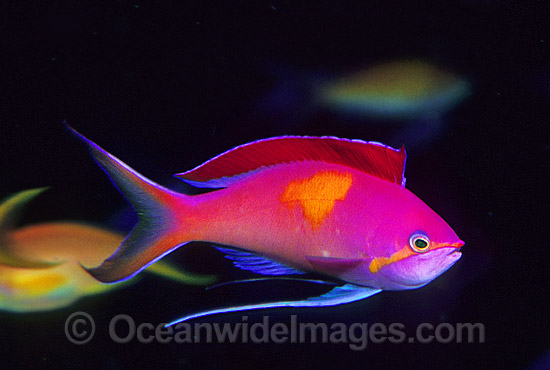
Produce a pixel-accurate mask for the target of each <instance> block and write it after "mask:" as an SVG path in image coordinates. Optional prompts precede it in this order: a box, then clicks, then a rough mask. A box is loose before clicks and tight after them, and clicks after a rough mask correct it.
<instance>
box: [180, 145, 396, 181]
mask: <svg viewBox="0 0 550 370" xmlns="http://www.w3.org/2000/svg"><path fill="white" fill-rule="evenodd" d="M406 157H407V156H406V153H405V148H404V147H401V149H399V150H397V149H394V148H392V147H389V146H387V145H384V144H381V143H378V142H372V141H371V142H365V141H361V140H349V139H340V138H336V137H307V136H280V137H273V138H269V139H263V140H258V141H253V142H251V143H248V144H244V145H241V146H237V147H235V148H233V149H231V150H228V151H227V152H225V153H222V154H220V155H218V156H216V157H214V158H212V159H210V160H208V161H206V162H205V163H203V164H201V165H200V166H198V167H195V168H194V169H192V170H190V171H187V172H183V173H180V174H177V175H176V176H177V177H179V178H181V179H183V180H184V181H188V182H190V183H195V184H196V183H201V182H204V183H206V182H209V181H211V180H215V179H221V178H231V177H233V176H237V175H241V174H245V173H247V172H250V171H254V170H257V169H259V168H261V167H267V166H273V165H278V164H284V163H291V162H301V161H319V162H326V163H332V164H339V165H343V166H347V167H351V168H354V169H356V170H359V171H362V172H365V173H367V174H369V175H373V176H376V177H378V178H380V179H383V180H386V181H389V182H392V183H394V184H398V185H401V186H404V185H405V178H404V171H405V162H406ZM214 183H219V182H215V181H214Z"/></svg>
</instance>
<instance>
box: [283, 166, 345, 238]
mask: <svg viewBox="0 0 550 370" xmlns="http://www.w3.org/2000/svg"><path fill="white" fill-rule="evenodd" d="M351 183H352V177H351V174H349V173H340V172H338V171H321V172H318V173H316V174H315V175H313V176H311V177H309V178H306V179H301V180H295V181H292V182H290V183H289V184H288V185H287V186H286V188H285V190H284V192H283V195H282V196H281V202H283V203H285V204H286V205H287V207H288V208H292V207H294V206H295V205H296V204H298V205H299V206H300V208H302V212H303V215H304V217H305V218H306V219H307V220H308V221H309V222H310V223H311V225H312V227H313V228H314V229H315V228H318V227H320V226H321V224H322V223H323V221H324V220H325V219H326V217H327V216H328V215H330V213H331V212H332V210H333V208H334V204H335V201H337V200H344V199H345V197H346V194H347V192H348V190H349V188H350V187H351Z"/></svg>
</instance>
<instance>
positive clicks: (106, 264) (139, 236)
mask: <svg viewBox="0 0 550 370" xmlns="http://www.w3.org/2000/svg"><path fill="white" fill-rule="evenodd" d="M69 129H70V130H71V131H72V132H73V133H74V134H75V135H76V136H77V137H79V138H80V139H81V140H82V141H83V142H84V143H85V144H86V145H87V146H88V148H89V150H90V152H91V154H92V155H93V157H94V159H95V160H96V162H97V163H98V164H99V165H100V166H101V167H102V168H103V170H104V171H105V172H106V173H107V175H109V177H110V178H111V180H112V181H113V183H114V184H115V186H116V187H117V188H118V189H119V191H120V192H121V193H122V194H123V195H124V197H125V198H126V199H127V200H128V202H129V203H130V204H131V205H132V207H133V208H134V210H135V211H136V213H137V214H138V219H139V221H138V223H137V224H136V225H135V226H134V228H133V229H132V231H131V232H130V234H128V236H127V237H126V238H125V239H124V241H123V242H122V243H121V244H120V246H119V247H118V249H117V250H116V252H115V253H114V254H113V255H112V256H110V257H109V258H107V259H106V260H105V261H103V263H102V264H101V265H100V266H98V267H93V268H88V266H83V267H84V268H85V269H86V271H88V272H89V273H90V274H91V275H92V276H93V277H94V278H96V279H97V280H99V281H101V282H105V283H114V282H118V281H122V280H126V279H129V278H131V277H132V276H134V275H136V274H137V273H139V272H140V271H142V270H143V269H145V268H146V267H148V266H149V265H151V264H153V263H154V262H155V261H157V260H159V259H160V258H162V257H163V256H165V255H166V254H168V253H170V252H171V251H173V250H174V249H176V248H178V247H179V246H181V245H183V244H185V243H187V242H188V241H189V240H186V236H185V234H186V233H185V232H184V230H185V224H184V223H182V222H181V221H180V220H181V217H178V216H177V215H181V214H185V209H186V208H187V207H188V205H187V204H188V197H189V196H187V195H184V194H180V193H177V192H174V191H171V190H169V189H166V188H164V187H162V186H160V185H158V184H156V183H154V182H152V181H151V180H149V179H147V178H145V177H144V176H142V175H140V174H139V173H137V172H136V171H134V170H133V169H132V168H130V167H129V166H128V165H126V164H125V163H124V162H122V161H121V160H120V159H118V158H116V157H115V156H113V155H111V154H110V153H108V152H106V151H105V150H103V149H102V148H101V147H99V146H98V145H97V144H95V143H94V142H92V141H90V140H89V139H87V138H86V137H84V136H83V135H81V134H79V133H78V132H76V131H75V130H74V129H72V128H70V127H69ZM176 209H177V214H176V212H175V210H176Z"/></svg>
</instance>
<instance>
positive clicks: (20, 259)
mask: <svg viewBox="0 0 550 370" xmlns="http://www.w3.org/2000/svg"><path fill="white" fill-rule="evenodd" d="M44 190H46V188H37V189H30V190H24V191H21V192H18V193H16V194H14V195H12V196H10V197H8V198H6V199H5V200H4V201H3V202H2V203H0V310H5V311H12V312H31V311H45V310H52V309H56V308H61V307H64V306H68V305H70V304H72V303H73V302H75V301H76V300H78V299H79V298H81V297H84V296H88V295H92V294H98V293H103V292H107V291H110V290H113V289H116V288H120V287H121V286H125V285H128V283H121V284H102V283H100V282H98V281H97V280H95V279H94V278H93V277H92V276H90V275H89V274H88V273H87V272H86V271H84V269H83V268H82V267H81V264H83V265H87V264H92V265H93V264H98V263H100V262H101V261H103V260H104V259H105V258H106V257H107V256H109V255H110V254H111V253H113V252H114V250H115V249H116V247H117V246H118V245H119V244H120V243H121V242H122V240H123V238H124V235H121V234H119V233H116V232H112V231H109V230H106V229H103V228H99V227H96V226H91V225H86V224H84V223H78V222H50V223H40V224H34V225H30V226H26V227H22V228H18V229H13V226H14V225H15V223H16V222H17V220H18V217H19V215H20V214H21V211H22V210H23V208H24V207H25V206H26V205H27V203H28V202H29V201H30V200H32V199H33V198H34V197H36V196H37V195H39V194H40V193H42V192H43V191H44ZM146 271H148V272H149V273H152V274H155V275H158V276H161V277H163V278H167V279H170V280H173V281H176V282H179V283H183V284H192V285H205V284H211V283H213V282H214V281H215V280H216V278H215V277H214V276H211V275H196V274H192V273H189V272H185V271H183V270H181V269H180V268H177V267H176V266H174V265H171V264H170V263H168V262H166V261H162V262H159V263H156V264H154V265H152V266H150V267H149V268H148V269H147V270H146ZM132 281H135V279H134V280H132Z"/></svg>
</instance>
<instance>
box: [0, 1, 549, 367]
mask: <svg viewBox="0 0 550 370" xmlns="http://www.w3.org/2000/svg"><path fill="white" fill-rule="evenodd" d="M549 16H550V13H549V10H548V7H547V6H546V5H544V6H542V5H541V6H540V7H537V6H534V5H532V4H530V2H525V3H515V2H496V1H482V2H475V1H467V0H463V1H457V2H452V3H451V2H422V3H417V2H407V1H403V2H395V1H389V2H372V4H369V3H368V2H361V1H343V2H335V1H317V2H310V4H295V3H293V2H279V1H256V2H201V1H180V2H161V4H159V3H154V4H153V3H151V4H147V3H141V2H130V1H110V2H106V1H103V2H74V1H73V2H34V3H29V2H15V1H6V2H3V3H2V4H1V5H0V20H1V22H0V42H1V45H2V52H1V53H0V60H1V61H2V63H1V64H2V67H1V73H0V88H1V90H0V96H1V100H0V104H1V105H0V109H1V111H0V151H1V156H0V164H1V166H0V170H1V171H2V177H1V180H0V196H4V195H7V194H9V193H11V192H14V191H18V190H21V189H26V188H31V187H38V186H51V187H52V188H51V190H49V191H48V192H47V193H45V194H44V195H43V196H41V197H40V198H39V199H37V200H36V201H35V202H34V203H33V206H32V207H31V208H30V211H29V212H28V213H27V214H26V216H25V218H24V222H26V223H27V222H28V223H30V222H38V221H45V220H62V219H78V220H87V221H89V222H93V223H95V224H101V225H105V226H109V225H110V226H113V220H114V218H113V214H115V213H117V212H119V213H124V211H121V210H123V209H124V207H125V202H124V200H123V199H122V198H121V196H120V195H119V194H118V192H117V191H116V190H115V189H114V188H113V187H112V186H111V184H110V182H109V181H108V180H107V178H106V177H105V176H104V174H103V173H102V172H101V171H100V170H99V169H98V168H97V166H96V165H95V163H94V162H93V161H92V160H91V159H90V157H89V155H88V153H87V152H86V150H85V149H84V148H83V147H82V145H81V144H80V143H79V142H77V141H76V140H75V138H74V137H72V136H71V135H70V134H69V133H68V132H67V131H66V130H65V129H64V126H63V125H62V123H61V122H62V121H63V120H66V121H67V122H68V123H69V124H70V125H72V126H73V127H75V128H76V129H78V130H79V131H81V132H82V133H84V134H86V135H87V136H88V137H90V138H92V139H93V140H95V141H97V142H98V143H100V144H101V145H102V146H104V147H105V148H106V149H107V150H109V151H111V152H112V153H115V154H116V155H117V156H119V157H120V158H121V159H123V160H124V161H126V162H127V163H129V164H130V165H131V166H133V167H134V168H136V169H138V170H139V171H140V172H142V173H143V174H145V175H146V176H148V177H150V178H152V179H155V180H156V181H158V182H161V183H163V184H165V185H167V186H170V187H174V188H179V189H182V188H181V185H180V184H179V183H178V181H177V180H174V179H171V178H170V175H171V174H173V173H176V172H181V171H184V170H187V169H189V168H192V167H193V166H196V165H198V164H200V163H202V162H203V161H204V160H207V159H209V158H210V157H212V156H214V155H216V154H219V153H220V152H222V151H224V150H227V149H229V148H231V147H233V146H235V145H239V144H242V143H245V142H248V141H251V140H255V139H260V138H264V137H270V136H276V135H283V134H296V135H334V136H340V137H350V138H361V139H364V140H384V139H385V138H387V137H390V136H391V135H390V134H391V130H393V128H391V127H390V128H384V127H382V128H381V126H380V125H377V126H371V125H369V122H368V120H364V121H359V122H357V120H355V121H354V122H347V121H346V119H345V118H342V117H339V116H338V115H337V114H334V113H331V112H328V111H324V110H322V109H319V110H312V111H311V112H309V113H308V114H305V115H303V116H300V117H299V122H298V123H296V122H295V121H296V120H293V122H292V124H288V122H286V121H285V119H286V118H288V115H286V114H280V115H276V116H272V115H266V114H263V113H262V112H259V111H258V110H257V109H256V107H257V104H258V101H259V100H260V99H261V97H262V96H265V95H266V94H267V93H268V92H269V91H270V90H271V89H272V88H273V87H274V86H275V85H276V84H277V82H278V81H279V79H280V78H284V77H285V76H284V73H283V76H281V73H280V72H273V71H284V70H285V69H287V68H293V69H295V70H297V71H307V72H308V73H309V72H315V73H320V74H327V73H331V72H332V73H336V72H339V71H346V70H351V69H353V68H357V67H358V66H359V67H360V66H362V65H366V64H369V63H373V62H378V61H383V60H391V59H395V58H407V57H419V58H424V59H427V60H430V61H433V62H434V63H438V64H440V65H443V66H446V67H448V68H451V69H452V70H454V71H457V73H461V74H462V75H464V76H466V77H467V78H468V79H469V80H470V81H471V82H472V84H473V94H472V95H471V96H470V97H469V98H468V99H467V100H466V101H465V102H464V103H463V104H461V105H460V106H459V107H458V108H457V109H455V110H453V111H452V112H450V113H449V114H448V115H447V116H446V117H445V119H444V122H445V124H446V125H447V126H446V129H445V131H444V132H443V133H442V134H441V136H440V137H439V138H438V139H437V140H434V141H432V142H430V143H427V144H426V145H425V146H422V147H421V148H419V149H418V150H415V151H412V152H411V153H410V155H409V158H408V162H407V170H406V175H407V179H408V182H407V186H408V187H409V188H410V189H411V190H412V191H413V192H414V193H416V194H417V195H419V196H420V197H421V198H422V199H423V200H425V201H426V203H428V204H429V205H430V206H431V207H432V208H433V209H435V210H436V211H437V212H438V213H439V214H440V215H442V216H443V217H444V218H445V219H446V220H447V221H448V222H449V223H450V224H451V225H452V226H453V228H454V229H455V230H456V231H457V233H458V234H459V235H460V237H461V238H462V239H463V240H465V241H466V246H465V247H464V249H463V251H464V253H463V257H462V259H461V260H460V261H459V262H458V263H457V264H456V265H455V266H454V267H453V268H452V269H451V270H449V271H448V272H447V273H445V274H444V275H442V276H441V277H440V278H438V279H437V280H435V281H434V282H433V283H431V284H430V285H428V286H426V287H424V288H422V289H419V290H416V291H408V292H384V293H382V294H379V295H377V296H374V297H372V298H370V299H368V300H365V301H362V302H358V303H355V304H352V305H348V306H341V307H336V308H325V309H318V310H313V309H300V310H292V309H286V310H277V311H269V314H270V320H271V322H272V323H274V322H281V323H286V324H289V323H290V320H291V315H292V314H297V315H298V320H299V321H300V322H313V323H327V324H328V325H330V324H332V323H337V322H342V323H347V324H352V323H369V324H372V323H383V324H385V325H390V324H391V323H403V324H405V325H406V326H407V328H408V329H409V328H410V330H412V331H414V328H415V327H416V326H417V325H419V324H420V323H431V324H433V325H437V324H439V323H442V322H445V323H450V324H452V325H456V324H457V323H482V324H483V325H484V327H485V343H470V344H468V343H455V342H451V343H448V344H444V343H430V344H420V343H412V344H410V343H402V344H392V343H388V342H386V343H383V344H375V343H369V344H368V346H367V348H366V349H364V350H362V351H353V350H351V349H350V348H349V345H347V344H312V343H303V344H297V343H285V344H274V343H270V344H265V343H264V344H261V343H260V344H252V343H248V344H243V343H225V344H220V343H214V344H205V343H199V344H196V343H195V344H175V343H171V344H160V343H151V344H142V343H138V342H137V341H136V340H134V341H132V342H131V343H128V344H117V343H114V342H113V340H112V339H111V338H110V336H109V332H108V325H109V322H110V320H111V319H112V318H113V317H114V316H115V315H117V314H119V313H124V314H128V315H130V316H132V317H133V318H134V320H135V321H136V322H137V323H141V322H151V323H155V324H156V323H161V322H165V321H167V320H171V319H174V318H176V317H178V316H179V315H181V314H184V313H190V312H194V311H196V310H198V309H202V308H207V307H215V306H218V305H220V304H227V303H233V304H234V303H238V302H251V301H265V300H267V299H272V298H281V297H283V298H284V297H286V298H288V297H293V296H294V297H299V296H302V295H303V294H304V293H308V292H311V293H312V294H319V293H320V292H322V291H323V290H322V288H319V287H315V286H314V287H311V286H309V285H303V284H300V283H284V284H283V283H266V284H263V285H261V284H256V285H250V286H233V287H227V288H223V289H221V288H220V290H213V291H208V292H204V291H203V290H202V289H201V288H195V287H182V286H180V285H177V284H174V283H170V282H166V281H162V280H160V279H155V278H149V279H143V280H142V281H140V282H139V283H137V284H135V285H133V286H132V287H130V288H127V289H124V290H120V291H115V292H113V293H110V294H107V295H102V296H97V297H93V298H86V299H83V300H81V301H79V302H78V303H77V304H75V305H73V306H71V307H68V308H66V309H62V310H58V311H54V312H49V313H42V314H35V315H10V314H6V313H3V314H1V315H0V333H1V338H2V339H1V342H0V343H1V344H0V363H2V365H0V366H1V367H2V368H6V369H7V368H16V369H80V368H83V369H92V368H93V369H97V368H105V369H135V368H146V369H149V368H150V369H153V368H154V369H258V368H273V369H288V368H293V369H302V368H303V369H305V368H308V369H309V368H319V369H325V368H326V369H334V368H342V369H345V368H348V369H427V368H430V369H431V368H433V369H447V368H462V369H488V368H494V369H503V368H506V369H525V368H528V367H529V366H530V365H531V364H533V363H535V362H536V360H537V359H540V358H541V357H542V360H539V361H538V364H541V365H538V366H539V367H538V368H537V369H545V368H548V367H547V366H548V355H547V353H548V352H546V357H543V356H544V354H545V351H548V349H549V348H550V342H549V341H550V339H549V333H550V330H549V325H548V287H547V282H548V259H547V258H546V255H547V249H548V245H547V243H548V238H547V236H548V227H549V226H550V225H549V224H548V214H549V213H548V201H547V200H546V199H547V197H545V195H547V188H548V186H547V181H545V182H544V183H543V176H544V177H547V176H548V172H549V163H548V157H549V130H548V128H549V117H550V115H549V113H550V112H549V108H548V107H549V106H550V79H549V78H550V77H549V76H550V64H549V62H550V58H549V57H550V49H549V48H550V37H549V36H550V35H549V34H548V27H547V25H548V20H549ZM121 227H122V226H121ZM543 236H545V237H544V238H543ZM171 258H173V259H174V260H176V261H180V262H182V261H183V262H185V265H186V266H187V267H188V268H190V269H194V270H195V271H199V272H218V271H219V272H220V274H221V275H223V277H224V278H225V279H229V278H232V277H235V276H247V277H249V276H251V275H249V274H242V273H236V272H234V271H233V269H232V268H230V264H229V263H228V261H226V260H223V258H221V255H220V254H218V253H216V252H214V251H212V250H210V249H208V248H205V246H204V245H195V246H191V247H190V248H189V249H187V250H185V251H183V250H181V251H177V252H176V253H175V255H174V256H171ZM183 262H182V263H183ZM74 311H85V312H88V313H89V314H90V315H92V316H93V318H94V319H95V321H96V325H97V332H96V335H95V337H94V339H93V340H92V341H91V342H90V343H88V344H86V345H82V346H77V345H73V344H71V343H69V342H68V340H67V339H66V337H65V334H64V331H63V326H64V322H65V319H66V318H67V316H68V315H69V314H71V313H72V312H74ZM266 313H267V312H255V313H249V314H248V316H249V318H248V320H249V322H250V323H251V324H252V323H256V322H261V321H262V316H263V315H264V314H266ZM241 316H242V315H239V314H235V315H229V316H227V317H225V318H223V319H222V318H219V319H212V320H211V321H210V322H213V321H216V320H218V321H220V322H221V321H229V322H232V323H236V322H239V321H240V320H241Z"/></svg>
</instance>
